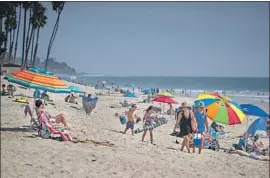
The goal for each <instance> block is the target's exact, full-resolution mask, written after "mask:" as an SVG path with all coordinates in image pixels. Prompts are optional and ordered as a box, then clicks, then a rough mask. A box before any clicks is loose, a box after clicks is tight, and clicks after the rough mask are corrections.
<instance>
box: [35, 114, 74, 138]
mask: <svg viewBox="0 0 270 178" xmlns="http://www.w3.org/2000/svg"><path fill="white" fill-rule="evenodd" d="M38 119H39V121H40V123H41V124H40V128H39V131H38V134H39V136H40V137H42V138H44V139H48V138H51V139H56V140H59V141H72V137H71V134H70V133H69V132H68V130H67V129H65V128H59V129H56V128H54V127H53V126H52V125H51V123H50V121H49V120H50V119H51V117H50V115H49V113H47V112H46V111H40V112H39V117H38Z"/></svg>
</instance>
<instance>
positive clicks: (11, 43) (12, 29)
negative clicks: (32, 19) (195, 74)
mask: <svg viewBox="0 0 270 178" xmlns="http://www.w3.org/2000/svg"><path fill="white" fill-rule="evenodd" d="M12 5H13V6H12V13H11V18H10V26H9V35H10V41H9V56H8V62H9V63H10V60H11V56H12V51H13V46H14V39H15V30H16V28H17V21H16V20H17V19H16V18H17V15H16V6H17V4H16V3H13V4H12Z"/></svg>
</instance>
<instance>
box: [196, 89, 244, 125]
mask: <svg viewBox="0 0 270 178" xmlns="http://www.w3.org/2000/svg"><path fill="white" fill-rule="evenodd" d="M200 102H203V103H204V105H205V107H206V109H207V117H208V118H209V119H211V120H212V121H215V122H219V123H222V124H226V125H235V124H241V123H242V122H243V120H244V119H245V117H246V115H245V114H244V113H243V111H242V109H241V107H240V106H239V105H238V104H237V103H236V102H234V101H233V100H231V99H230V98H229V97H226V96H220V95H219V94H217V93H212V94H199V95H198V97H197V99H196V100H195V105H197V106H198V105H199V103H200Z"/></svg>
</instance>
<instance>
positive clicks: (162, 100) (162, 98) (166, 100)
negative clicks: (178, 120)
mask: <svg viewBox="0 0 270 178" xmlns="http://www.w3.org/2000/svg"><path fill="white" fill-rule="evenodd" d="M152 101H155V102H159V103H168V104H177V102H176V101H174V100H173V99H172V98H170V97H168V96H160V97H157V98H155V99H153V100H152Z"/></svg>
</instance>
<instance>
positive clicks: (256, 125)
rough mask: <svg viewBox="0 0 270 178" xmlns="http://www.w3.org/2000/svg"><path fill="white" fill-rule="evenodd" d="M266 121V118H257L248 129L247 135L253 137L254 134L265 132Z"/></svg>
mask: <svg viewBox="0 0 270 178" xmlns="http://www.w3.org/2000/svg"><path fill="white" fill-rule="evenodd" d="M267 119H268V118H258V119H256V120H255V121H254V122H253V123H252V124H251V125H250V126H249V128H248V130H247V133H248V134H249V135H251V136H254V135H255V134H256V132H259V131H265V132H266V128H267Z"/></svg>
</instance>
